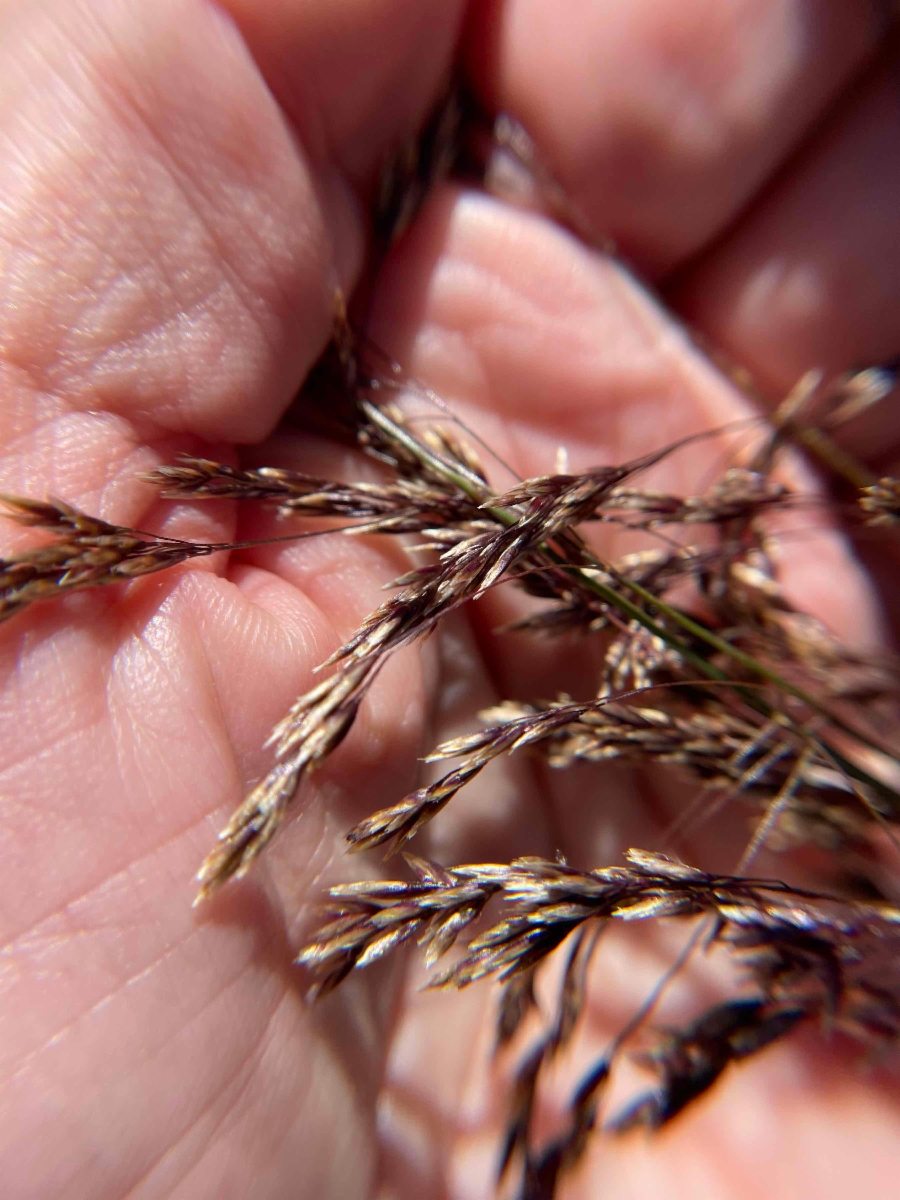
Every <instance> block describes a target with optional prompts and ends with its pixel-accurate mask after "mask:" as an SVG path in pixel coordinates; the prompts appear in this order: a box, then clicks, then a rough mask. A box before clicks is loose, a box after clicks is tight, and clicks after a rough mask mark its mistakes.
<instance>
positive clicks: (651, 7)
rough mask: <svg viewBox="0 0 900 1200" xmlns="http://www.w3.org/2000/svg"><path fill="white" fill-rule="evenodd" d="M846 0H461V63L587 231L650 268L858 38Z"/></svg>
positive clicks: (724, 193)
mask: <svg viewBox="0 0 900 1200" xmlns="http://www.w3.org/2000/svg"><path fill="white" fill-rule="evenodd" d="M883 18H884V12H883V11H882V10H880V9H879V6H877V5H873V4H868V3H865V4H860V3H858V2H857V0H840V2H839V3H832V4H818V3H815V2H814V0H763V2H761V3H760V2H756V3H754V2H750V3H747V2H746V0H731V2H730V3H728V4H722V3H718V2H710V0H687V2H682V3H680V4H672V3H668V2H667V0H639V2H638V3H631V4H622V5H608V4H607V5H596V4H591V3H589V2H587V0H578V2H577V3H570V4H567V5H565V6H564V8H562V9H559V8H554V7H552V6H549V5H546V4H544V3H542V0H493V2H492V3H490V4H486V5H481V6H479V7H476V9H475V10H474V15H473V21H472V28H471V38H470V39H469V42H468V45H469V51H470V60H471V64H472V72H473V75H474V78H475V80H476V83H477V86H478V87H479V89H480V90H481V91H482V93H483V94H484V95H485V97H486V99H487V101H488V103H489V104H490V106H492V107H493V108H496V109H507V110H509V111H510V112H511V113H512V114H513V115H514V116H515V117H517V118H518V119H519V120H520V121H522V122H523V124H524V125H525V126H526V127H527V129H528V130H529V132H530V133H531V134H532V136H533V137H535V139H536V141H537V143H538V146H539V148H540V149H541V150H542V151H543V153H544V155H545V156H546V157H547V158H548V160H549V162H550V164H551V165H552V167H553V169H554V172H555V174H556V175H557V176H558V178H559V180H560V182H561V183H562V185H563V187H564V188H565V190H566V192H567V193H568V194H569V195H570V196H571V198H572V200H573V201H574V203H575V204H576V206H577V208H578V209H579V210H580V212H581V213H582V214H583V215H584V217H585V218H586V220H587V223H588V225H589V227H590V228H592V229H594V230H595V231H596V232H597V234H598V235H599V236H601V237H602V236H607V237H612V238H613V239H614V241H615V242H616V243H617V245H618V246H619V248H620V249H621V251H622V252H623V253H624V254H625V255H626V256H627V257H629V258H631V259H632V260H634V261H635V262H637V263H638V264H639V265H640V266H641V267H642V268H643V269H644V270H646V271H649V272H651V273H652V274H654V275H659V274H662V273H664V272H665V271H666V270H668V269H670V268H671V267H672V266H673V265H674V264H676V263H678V262H681V261H683V260H684V259H686V258H687V257H688V256H689V255H691V254H693V253H694V252H696V251H697V249H698V248H699V247H701V246H703V245H704V244H705V243H707V242H708V241H709V240H710V238H712V237H713V236H714V235H715V234H717V233H718V232H719V231H721V230H722V229H723V228H725V226H726V225H727V224H728V223H729V222H730V221H731V220H732V219H733V218H734V216H735V215H736V214H737V213H738V212H739V211H740V210H741V208H743V207H744V205H746V204H747V202H748V201H749V199H750V198H751V197H752V196H753V195H754V193H755V192H756V191H757V190H758V189H759V187H760V186H761V185H762V183H763V182H764V181H765V180H766V178H767V177H768V176H769V174H770V173H771V172H772V171H773V169H774V168H775V167H776V166H777V165H778V164H779V163H780V162H781V161H783V160H784V159H785V157H786V156H787V155H789V154H790V152H791V150H792V149H793V148H794V147H795V146H796V145H797V143H798V142H799V141H800V140H801V139H802V138H803V137H804V136H805V134H806V133H807V132H808V131H809V129H810V128H811V126H812V125H813V124H814V123H815V122H816V121H817V120H818V119H819V118H820V117H821V115H822V113H823V112H824V111H825V110H826V109H827V108H828V106H829V105H830V104H831V103H833V101H834V99H835V97H836V96H837V95H838V94H839V93H840V91H841V89H842V87H844V86H845V85H846V83H847V81H848V80H849V79H851V78H852V77H853V75H854V73H855V72H856V71H857V70H858V69H859V68H860V65H861V64H862V63H863V62H864V61H865V60H866V57H867V56H868V55H869V54H870V53H871V51H872V48H873V45H874V44H875V43H876V41H877V39H878V38H879V36H880V35H881V33H882V32H883Z"/></svg>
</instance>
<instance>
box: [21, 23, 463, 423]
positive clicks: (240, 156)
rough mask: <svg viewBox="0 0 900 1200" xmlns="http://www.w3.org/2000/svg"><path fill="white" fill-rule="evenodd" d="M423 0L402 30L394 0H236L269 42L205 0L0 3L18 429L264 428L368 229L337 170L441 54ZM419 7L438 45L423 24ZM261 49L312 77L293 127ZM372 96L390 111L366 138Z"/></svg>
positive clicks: (404, 115)
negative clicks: (306, 0) (407, 79)
mask: <svg viewBox="0 0 900 1200" xmlns="http://www.w3.org/2000/svg"><path fill="white" fill-rule="evenodd" d="M402 7H403V6H400V8H402ZM413 8H415V9H416V15H415V16H414V17H411V18H409V19H407V20H404V21H401V20H399V19H397V20H396V23H394V24H392V22H394V21H395V18H396V17H397V12H398V11H399V9H398V6H397V5H396V4H395V5H391V4H376V3H371V4H361V3H356V4H353V5H345V6H344V7H343V8H337V7H336V6H333V5H316V4H313V5H310V4H305V5H290V6H289V5H285V4H280V5H279V4H267V5H262V6H255V9H254V11H253V13H252V14H251V15H248V14H249V12H250V10H249V6H244V8H243V9H242V8H241V6H236V12H237V13H238V16H239V17H243V18H245V19H246V24H247V34H248V38H256V39H257V41H258V45H257V44H255V43H254V44H251V43H250V42H247V41H245V40H244V38H242V36H241V35H240V32H239V30H238V28H237V27H236V26H235V25H234V24H233V23H232V22H231V21H230V20H229V18H228V17H227V15H226V14H225V13H224V12H223V11H222V10H221V9H220V8H218V7H216V6H215V5H210V4H203V3H199V2H198V0H165V2H164V3H160V4H153V5H140V4H133V3H128V2H126V0H85V3H83V4H79V5H71V4H67V3H60V2H54V0H45V2H43V3H35V4H31V5H27V6H24V7H22V8H20V9H17V10H14V11H11V12H10V13H7V16H6V20H7V27H6V29H5V36H4V39H3V43H2V47H0V81H2V82H0V194H2V195H3V202H4V206H3V213H2V223H0V350H2V358H0V364H2V365H0V382H2V386H3V388H4V392H5V393H12V394H13V395H14V396H15V398H16V399H15V404H16V409H17V411H18V413H19V417H18V422H19V427H20V428H21V427H22V426H23V425H27V424H28V423H29V422H30V423H31V426H32V427H34V425H35V424H36V423H38V422H40V421H42V420H43V419H44V417H46V416H51V417H52V416H56V415H58V414H59V412H61V411H70V410H72V409H78V410H90V411H97V410H105V411H107V412H113V413H116V414H119V415H121V416H123V417H125V418H126V419H127V420H129V421H130V422H132V423H133V424H134V425H135V427H136V428H137V429H138V430H139V433H140V436H142V437H144V438H147V437H153V436H158V435H159V434H160V432H163V433H166V432H171V431H177V432H190V433H192V434H195V435H199V436H202V437H204V438H207V439H215V438H221V439H223V440H253V439H258V438H259V437H261V436H262V435H263V434H264V433H265V432H266V431H267V430H268V429H270V428H271V427H272V425H273V424H274V423H275V421H276V420H277V418H278V416H279V415H280V413H281V412H282V411H283V409H284V407H285V405H286V404H287V403H288V401H289V399H290V398H291V396H292V395H293V394H294V392H295V390H296V388H297V386H298V383H299V381H300V380H301V379H302V376H303V374H304V372H305V371H306V369H307V368H308V366H309V364H310V363H311V362H312V361H313V360H314V358H315V357H316V356H317V355H318V353H319V351H320V350H321V348H322V345H323V344H324V341H325V339H326V337H327V335H328V330H329V328H330V323H331V317H332V310H333V294H334V289H335V288H336V287H338V286H340V287H343V288H344V289H347V290H349V288H350V287H351V286H352V283H353V281H354V278H355V276H356V272H357V271H358V269H359V264H360V259H361V255H362V245H363V240H364V221H363V219H362V216H361V211H360V207H359V204H358V202H357V200H356V198H355V195H354V192H353V188H352V186H351V183H350V182H348V179H347V178H345V177H344V175H343V174H342V168H343V167H344V166H346V167H347V169H348V170H349V169H351V168H352V169H353V170H354V171H356V172H362V171H363V170H364V169H366V170H368V169H369V168H370V167H371V164H372V163H375V162H377V161H379V158H380V156H381V155H383V154H384V152H385V150H386V149H387V147H388V145H389V143H390V142H391V140H392V139H394V138H395V137H397V136H398V134H399V133H402V132H403V131H404V130H405V129H406V128H407V127H408V126H409V125H411V124H414V123H415V121H416V120H417V119H418V116H419V113H420V110H421V107H422V106H423V104H425V103H426V102H427V100H428V99H429V98H430V96H429V95H428V93H429V92H430V89H432V88H433V86H435V84H436V80H437V78H438V77H439V75H440V74H441V72H442V71H443V70H444V67H445V65H446V59H447V55H448V52H449V46H448V41H447V39H448V38H449V37H450V26H451V25H452V15H453V13H454V12H455V11H456V7H455V6H454V5H437V4H433V5H427V6H423V5H419V6H409V5H407V6H405V11H407V13H408V14H409V13H411V12H412V11H413ZM426 10H427V11H428V12H432V11H434V12H437V11H440V12H441V14H442V15H441V17H440V20H439V22H438V26H437V28H438V30H439V31H442V33H441V36H434V37H432V36H431V34H430V33H429V34H428V36H426V31H425V30H424V29H423V14H424V13H425V12H426ZM354 15H355V16H357V17H362V16H365V21H364V22H363V25H364V28H365V31H366V35H367V40H366V41H365V43H364V44H365V49H366V54H367V55H369V56H370V57H368V58H366V62H367V63H369V64H370V65H369V66H368V67H367V68H366V69H362V68H361V67H360V64H359V58H360V55H361V42H360V28H359V26H358V25H357V24H356V22H355V21H354V19H353V18H354ZM289 18H290V20H289V23H288V28H287V30H286V36H285V38H284V40H283V43H282V46H281V49H282V51H283V54H282V56H281V58H280V59H278V55H277V54H276V47H277V45H278V38H279V29H280V28H281V23H282V22H288V19H289ZM382 50H384V51H385V55H384V57H382V54H381V51H382ZM257 52H258V54H259V58H260V62H261V63H262V64H263V67H264V68H265V66H266V65H267V64H269V65H271V68H272V70H273V71H275V70H276V68H277V69H278V70H280V71H281V72H282V74H290V72H291V71H292V70H294V71H295V72H296V77H297V78H301V79H303V85H302V88H295V89H294V91H293V92H292V93H291V100H292V112H293V113H294V115H295V116H296V117H297V125H296V127H293V126H291V125H290V124H289V123H288V121H287V120H286V118H285V116H284V113H283V112H282V111H281V109H280V108H279V106H278V104H277V103H276V101H275V99H274V97H273V95H272V92H271V91H270V90H269V88H268V86H267V83H266V81H265V79H264V77H263V75H262V74H261V72H260V69H259V67H258V65H257V62H256V61H255V59H254V54H255V53H257ZM410 58H413V59H414V60H415V61H416V63H417V64H418V67H417V70H418V74H417V76H416V79H417V80H418V82H417V84H416V86H414V87H411V88H410V91H409V93H408V96H407V93H405V92H404V90H403V88H402V87H400V86H399V85H398V78H397V77H398V73H399V74H401V75H402V72H403V68H404V64H405V63H406V62H407V61H408V60H409V59H410ZM276 59H278V61H277V62H276ZM325 62H331V63H332V64H333V65H334V70H330V69H329V70H326V69H325V66H324V65H323V64H324V63H325ZM316 63H318V66H317V67H315V64H316ZM279 64H280V65H279ZM371 64H382V65H378V66H376V67H373V66H372V65H371ZM384 64H386V65H384ZM313 67H315V69H313ZM307 68H308V69H309V74H308V76H307V75H305V74H304V72H305V71H307ZM382 87H384V88H387V89H389V91H390V97H389V98H388V99H387V100H386V101H385V103H386V108H387V115H386V116H385V117H384V118H383V119H380V118H376V117H375V116H370V117H369V118H368V119H367V120H366V121H364V122H363V124H362V126H361V128H357V127H356V125H355V122H356V119H357V117H358V116H359V114H360V113H364V112H366V113H368V112H370V111H371V112H373V113H377V112H379V111H380V108H381V102H382V100H383V99H384V97H383V95H382V93H381V91H380V89H381V88H382ZM319 88H321V89H322V94H321V95H320V94H319V91H318V90H317V89H319ZM407 100H408V102H407ZM332 105H337V106H338V109H339V111H337V112H334V113H332V111H331V107H330V106H332ZM301 118H302V119H301ZM298 131H299V137H298ZM306 137H308V141H309V143H310V145H309V146H306V145H305V144H304V138H306ZM360 139H361V141H360ZM361 143H364V149H363V148H362V144H361ZM345 160H346V161H345ZM336 164H338V165H336Z"/></svg>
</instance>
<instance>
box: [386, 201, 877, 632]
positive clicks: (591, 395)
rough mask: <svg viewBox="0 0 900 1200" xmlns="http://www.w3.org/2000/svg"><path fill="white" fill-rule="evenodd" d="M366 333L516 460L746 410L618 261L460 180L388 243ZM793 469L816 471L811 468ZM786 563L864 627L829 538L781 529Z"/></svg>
mask: <svg viewBox="0 0 900 1200" xmlns="http://www.w3.org/2000/svg"><path fill="white" fill-rule="evenodd" d="M373 336H374V337H375V339H376V340H377V341H379V342H382V343H384V344H386V348H387V349H388V350H390V351H391V352H392V353H393V354H394V356H395V357H396V358H397V360H398V361H399V362H401V363H403V364H404V365H405V366H408V369H409V372H410V374H411V375H413V376H414V377H415V378H417V379H420V380H422V381H423V382H425V383H427V384H428V385H429V386H431V387H433V388H434V389H435V391H436V392H437V393H438V394H439V395H440V396H442V397H443V398H444V399H445V400H446V401H447V402H448V404H449V405H450V408H451V410H452V411H453V412H454V413H455V414H456V415H458V416H460V417H461V418H462V419H463V420H465V421H467V422H469V423H470V424H471V425H473V426H474V427H475V428H476V430H477V432H478V433H479V434H481V435H482V436H483V437H484V438H485V440H486V442H487V443H488V444H489V445H490V446H491V447H492V448H493V449H494V450H496V451H497V452H498V453H499V455H500V456H501V458H502V459H504V460H506V462H508V463H510V464H511V465H512V467H513V468H514V469H515V470H517V471H518V472H520V473H521V474H523V475H535V474H548V473H552V472H553V470H554V462H555V457H556V450H557V447H558V446H560V445H561V444H562V445H563V446H565V447H566V448H567V450H568V453H569V461H570V465H571V468H572V469H573V470H583V469H585V468H587V467H588V466H591V465H596V464H598V463H606V464H611V463H622V462H627V461H630V460H631V459H634V458H637V457H639V456H640V455H642V454H646V453H647V452H648V451H650V450H653V449H657V448H661V447H663V446H666V445H667V444H669V443H671V442H675V441H677V440H678V439H679V438H681V437H684V436H685V435H687V434H690V433H701V432H703V431H707V430H709V429H710V428H716V427H719V426H721V425H724V424H726V423H727V422H729V421H733V420H735V419H747V418H749V417H751V416H752V412H751V410H750V409H749V408H748V406H747V404H746V402H745V401H743V400H742V399H741V397H740V396H739V394H738V393H737V392H736V390H735V389H734V388H733V387H732V386H731V385H730V384H729V383H728V382H727V381H726V380H725V379H724V378H723V377H722V376H721V375H720V374H719V373H718V372H717V371H716V370H714V369H713V368H712V367H711V366H710V365H709V364H708V362H707V361H706V360H705V359H704V358H703V357H702V355H701V354H700V353H699V352H698V351H697V350H696V349H695V348H694V347H693V346H692V345H691V343H690V341H689V339H688V338H687V337H686V336H685V335H684V333H683V331H682V330H681V329H680V328H679V327H678V326H677V325H676V324H675V323H674V322H673V321H672V319H671V318H670V317H669V316H668V315H667V314H666V313H665V312H664V311H663V310H662V309H661V308H660V307H659V306H658V305H657V304H656V303H655V302H654V301H653V300H652V299H651V298H650V296H649V295H648V293H647V292H646V291H644V290H643V289H642V288H641V287H640V286H639V285H637V284H636V283H635V281H634V280H633V278H632V277H631V276H629V275H628V274H627V272H625V271H623V270H622V269H621V267H619V266H618V265H617V264H616V263H614V262H613V261H611V260H609V259H606V258H603V257H601V256H598V255H596V254H593V253H591V252H589V251H587V250H585V249H583V248H582V247H581V246H579V245H578V244H577V243H576V242H575V241H574V240H573V239H572V238H571V237H569V236H568V235H566V234H564V233H561V232H559V231H558V230H556V229H554V228H553V227H552V226H551V225H550V224H549V223H548V222H546V221H544V220H543V219H541V218H537V217H533V216H529V215H527V214H523V213H516V212H514V211H512V210H510V209H509V208H507V207H505V206H503V205H501V204H498V203H496V202H494V201H491V200H488V199H485V198H483V197H479V196H477V195H474V194H471V193H455V192H452V191H449V190H446V191H444V192H443V193H442V194H441V195H440V196H439V197H437V198H435V200H434V202H433V203H432V204H431V205H430V206H429V207H428V208H427V209H426V211H425V213H424V214H423V216H422V219H421V220H420V221H419V222H417V226H416V228H415V229H414V230H413V231H412V233H411V235H410V236H409V237H408V238H407V239H406V240H405V241H404V243H403V244H402V245H401V246H399V247H398V248H397V251H396V253H395V254H394V256H393V258H392V260H391V261H390V262H389V263H388V265H387V268H386V271H385V273H384V277H383V280H382V286H380V288H379V292H378V297H377V305H376V312H375V319H374V324H373ZM728 452H729V451H728V446H727V445H723V444H721V443H720V444H718V445H716V444H715V443H704V442H698V443H696V444H695V445H692V446H688V447H685V448H684V450H682V451H680V452H679V453H678V455H677V456H675V455H673V456H672V457H671V458H669V459H666V460H665V461H664V462H663V463H661V464H660V466H659V468H658V470H657V472H656V473H654V474H653V475H647V476H645V477H644V478H646V479H647V480H648V486H661V487H663V488H666V489H669V490H673V491H679V492H681V493H686V494H692V493H693V492H695V491H696V490H697V485H698V481H704V480H708V479H709V478H710V473H711V472H714V471H715V470H716V468H717V466H719V465H723V464H724V463H726V462H727V461H728ZM711 455H712V457H711ZM485 461H486V462H487V463H488V465H490V466H491V469H492V471H493V472H494V474H495V476H496V477H497V478H499V479H506V480H508V479H509V475H508V474H506V475H504V473H503V471H502V470H501V468H499V467H498V466H497V465H496V464H491V463H490V459H489V458H486V459H485ZM794 469H795V468H793V467H792V470H794ZM796 479H797V481H798V483H799V485H800V486H801V487H802V488H804V489H806V488H811V487H812V486H813V483H812V480H811V478H810V476H809V475H806V476H805V477H804V476H802V475H797V476H796ZM809 520H810V518H809V517H808V516H807V515H806V514H804V523H805V524H808V523H809ZM826 564H827V565H826ZM784 567H785V575H786V582H787V583H788V586H789V587H790V588H791V590H792V591H794V589H795V587H796V592H797V594H798V595H799V596H801V597H807V598H808V599H809V600H810V601H813V602H815V599H816V598H817V597H824V596H826V595H827V601H826V602H825V603H824V604H822V605H821V607H820V609H819V614H820V615H822V616H823V617H824V618H825V619H826V620H828V621H829V622H830V623H831V624H833V625H834V626H835V627H836V628H839V629H842V630H845V631H847V632H848V633H849V632H852V631H856V632H857V633H859V632H860V631H861V630H862V629H864V628H867V634H865V635H864V639H863V640H866V639H867V637H871V636H873V634H874V632H875V629H876V628H877V622H876V621H875V620H874V610H873V608H872V605H871V599H869V601H865V600H864V596H865V589H864V588H862V586H861V584H860V578H859V575H858V573H857V571H856V569H855V568H854V566H853V561H852V558H851V557H850V555H849V554H848V552H847V550H846V547H845V545H844V543H843V541H842V540H841V539H840V538H838V537H836V536H829V537H828V538H826V539H825V540H824V541H823V542H822V543H821V545H819V544H817V545H816V548H815V550H814V551H811V552H809V553H807V551H806V550H804V548H803V546H802V545H794V544H792V546H791V553H790V555H789V556H787V558H786V561H785V563H784ZM829 572H831V573H833V574H832V576H831V577H832V578H833V577H834V576H835V575H837V576H839V577H841V578H844V579H846V581H847V586H848V589H849V590H848V592H847V593H846V595H845V596H843V597H842V596H839V595H835V593H834V589H833V588H823V587H822V586H821V583H822V581H823V580H824V579H825V578H826V577H827V575H828V573H829ZM851 597H852V598H851ZM845 600H846V604H845ZM862 612H866V613H867V617H866V618H863V620H862V621H860V620H859V619H858V618H859V615H860V613H862ZM867 621H870V622H871V624H868V625H867Z"/></svg>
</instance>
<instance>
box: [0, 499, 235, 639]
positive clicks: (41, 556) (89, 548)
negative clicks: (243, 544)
mask: <svg viewBox="0 0 900 1200" xmlns="http://www.w3.org/2000/svg"><path fill="white" fill-rule="evenodd" d="M0 502H2V504H3V505H4V506H5V508H6V510H7V511H6V514H5V515H6V516H8V517H9V518H10V519H11V520H13V521H16V522H17V523H18V524H20V525H27V526H31V527H34V528H37V529H43V530H45V531H46V532H48V533H51V534H54V535H55V538H56V540H55V541H53V542H50V543H49V544H47V545H43V546H39V547H37V548H36V549H34V550H29V551H27V552H26V553H25V554H21V555H19V556H17V557H15V558H5V559H0V621H5V620H8V619H9V618H10V617H12V616H14V615H15V614H16V613H18V612H21V610H22V609H24V608H27V607H28V606H29V605H30V604H33V603H35V602H36V601H38V600H53V599H56V598H57V597H59V596H61V595H63V594H65V593H66V592H72V591H83V590H85V589H87V588H96V587H106V586H108V585H110V584H114V583H126V582H127V581H128V580H130V579H136V578H137V577H138V576H139V575H149V574H151V573H153V572H154V571H165V570H167V569H168V568H169V567H173V566H176V565H177V564H178V563H182V562H186V561H187V560H188V559H192V558H200V557H204V556H206V555H209V554H214V553H216V551H217V550H221V549H223V548H227V547H223V546H221V545H217V544H213V543H197V542H185V541H181V540H178V539H176V538H158V537H153V536H152V535H151V534H146V533H140V532H138V531H136V530H133V529H128V528H126V527H125V526H122V525H111V524H109V522H107V521H101V520H100V518H99V517H91V516H88V515H87V514H86V513H83V512H80V511H79V510H78V509H77V508H73V507H72V505H71V504H66V503H65V502H64V501H62V500H47V501H39V500H28V499H25V498H23V497H21V496H2V497H0Z"/></svg>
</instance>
